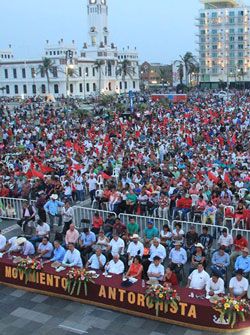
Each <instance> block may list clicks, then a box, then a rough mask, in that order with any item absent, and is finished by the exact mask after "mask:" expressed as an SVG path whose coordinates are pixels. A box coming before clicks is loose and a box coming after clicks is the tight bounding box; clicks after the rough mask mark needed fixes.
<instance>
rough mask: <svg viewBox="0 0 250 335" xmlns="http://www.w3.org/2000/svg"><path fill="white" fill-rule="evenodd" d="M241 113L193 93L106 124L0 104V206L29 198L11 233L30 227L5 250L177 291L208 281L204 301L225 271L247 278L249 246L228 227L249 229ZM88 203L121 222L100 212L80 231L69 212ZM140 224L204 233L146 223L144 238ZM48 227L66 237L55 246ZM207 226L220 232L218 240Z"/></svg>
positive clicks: (37, 107) (245, 116)
mask: <svg viewBox="0 0 250 335" xmlns="http://www.w3.org/2000/svg"><path fill="white" fill-rule="evenodd" d="M249 105H250V96H249V95H248V93H247V92H245V94H243V93H242V92H241V93H240V92H235V93H234V95H232V96H230V100H227V101H224V100H223V99H220V98H219V97H218V96H215V95H213V94H212V93H211V92H208V93H202V92H200V93H199V92H196V93H193V94H191V95H190V96H189V98H188V102H187V103H178V104H172V103H168V104H165V105H164V107H163V105H161V104H159V103H153V102H151V101H148V102H147V109H146V110H145V111H143V112H142V111H140V110H139V109H137V108H135V111H134V114H132V115H130V116H128V115H127V114H126V115H123V114H122V113H121V112H119V110H115V108H114V111H113V112H112V113H110V115H109V117H108V118H107V117H102V116H101V115H99V116H98V117H96V116H93V115H89V116H86V115H84V114H81V113H76V112H74V111H73V108H72V107H71V106H69V105H66V104H65V105H64V104H62V103H61V102H58V103H57V104H49V103H45V102H44V101H42V100H39V101H36V100H35V99H33V100H30V101H26V102H24V103H22V104H20V105H17V106H14V107H13V106H12V107H11V106H10V105H8V103H6V102H4V101H2V102H1V103H0V122H1V130H0V157H1V162H0V164H1V165H0V166H1V170H0V197H1V198H4V197H6V198H22V199H26V200H27V201H26V202H25V204H24V208H23V213H22V218H21V219H20V220H19V221H18V224H19V225H20V226H21V227H22V228H23V229H24V230H25V229H26V228H30V234H28V235H30V237H20V236H16V237H15V239H14V238H13V240H10V241H5V242H6V243H5V245H4V246H2V250H11V248H12V247H13V248H17V249H18V250H19V251H21V252H23V253H24V255H34V254H35V253H36V255H38V256H39V257H42V258H47V259H48V260H51V259H52V260H53V261H59V262H60V263H62V264H63V266H80V267H82V266H91V267H92V268H94V269H102V270H104V269H106V271H109V272H111V273H125V274H126V275H127V276H135V277H136V278H141V277H142V278H144V279H147V280H159V281H165V282H166V281H168V280H169V281H171V280H172V281H173V282H172V284H173V285H175V284H177V283H179V284H180V282H183V279H184V282H187V285H188V286H189V287H193V288H205V287H206V286H207V285H208V283H209V282H210V284H211V287H210V286H209V290H208V291H209V292H210V291H211V290H213V289H212V287H215V286H216V285H220V286H221V283H222V281H225V282H227V280H228V278H227V276H228V273H229V271H227V269H230V270H231V272H230V273H235V275H236V278H237V279H236V280H238V281H241V280H243V279H244V277H243V279H242V278H241V279H240V276H241V277H242V272H243V275H245V276H248V273H249V271H250V269H249V265H248V260H249V258H248V242H247V241H246V240H245V239H244V237H242V236H241V234H240V232H239V234H238V235H237V237H236V238H235V239H234V240H233V238H232V236H230V234H228V230H227V228H226V227H228V228H230V229H231V228H236V229H238V228H241V229H247V230H248V229H250V225H249V224H250V222H249V220H250V215H249V213H250V210H249V204H250V193H249V189H250V175H249V170H248V167H249V165H248V164H249V163H248V160H249V156H248V155H249V152H248V150H249V125H250V118H249ZM86 199H90V203H91V206H92V207H93V208H97V209H104V210H107V211H109V212H113V213H116V214H117V215H118V214H120V213H127V214H129V215H130V219H129V224H127V225H125V224H123V223H122V222H121V220H120V219H119V218H118V217H116V216H114V215H112V214H110V215H109V217H108V218H107V219H106V220H103V218H102V217H101V216H100V215H99V214H98V213H96V215H95V216H94V218H93V221H92V222H90V227H88V228H84V229H83V231H78V230H77V229H76V228H75V225H74V223H75V222H73V209H72V206H73V205H74V204H78V205H83V204H84V201H85V200H86ZM31 200H33V202H32V203H31V202H30V201H31ZM1 201H2V200H1ZM0 212H1V213H2V216H4V217H10V218H11V217H12V218H14V217H15V209H14V208H13V207H12V206H11V203H10V202H9V203H8V202H7V205H6V206H5V205H3V203H2V202H1V203H0ZM7 214H8V215H7ZM136 214H137V215H142V216H147V217H152V216H155V217H161V218H165V219H169V220H170V221H172V220H175V219H178V220H180V221H193V222H195V221H197V222H202V223H203V224H204V227H203V233H202V234H201V235H198V234H197V232H196V228H195V226H192V227H191V228H190V231H183V230H182V227H181V225H180V224H176V225H175V227H174V229H171V227H169V226H168V225H164V226H163V227H161V228H162V229H161V230H160V231H159V230H158V228H157V227H155V226H154V222H153V221H152V220H150V219H149V220H148V225H147V227H146V228H145V230H144V231H140V227H139V225H138V223H137V222H136V216H135V215H136ZM82 220H83V221H84V220H85V218H84V217H83V218H82ZM55 223H56V224H57V225H58V226H59V227H62V230H61V231H60V234H58V231H57V232H56V236H55V241H54V242H53V241H50V239H51V238H52V236H54V234H53V229H54V227H55ZM206 224H210V225H218V226H221V230H220V233H221V235H219V237H218V239H217V237H216V236H211V235H210V234H208V230H207V227H206ZM34 226H35V227H36V228H35V233H34ZM224 227H225V228H224ZM223 228H224V229H223ZM214 239H215V240H216V243H215V245H216V248H215V250H212V244H213V240H214ZM20 241H21V242H22V243H21V242H20ZM53 243H54V245H53ZM0 249H1V248H0ZM66 249H68V250H67V251H66ZM15 251H17V250H15ZM164 267H165V268H166V270H165V268H164ZM207 269H209V272H211V273H212V274H213V277H212V279H211V280H210V281H209V278H210V277H209V275H208V273H207V272H206V270H207ZM210 270H211V271H210ZM185 273H188V276H186V275H185ZM201 273H202V278H203V279H202V280H198V279H199V278H201ZM185 276H186V277H185ZM216 278H217V280H216ZM233 278H234V277H233ZM185 279H186V280H185ZM243 281H244V280H243ZM218 282H219V284H216V285H215V284H213V283H218ZM236 284H237V283H236ZM213 285H214V286H213ZM230 285H231V280H230V284H229V288H230V289H231V286H230ZM237 285H238V284H237ZM194 286H195V287H194ZM216 287H217V286H216ZM244 287H245V286H244Z"/></svg>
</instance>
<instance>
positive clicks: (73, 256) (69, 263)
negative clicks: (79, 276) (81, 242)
mask: <svg viewBox="0 0 250 335" xmlns="http://www.w3.org/2000/svg"><path fill="white" fill-rule="evenodd" d="M62 266H64V267H74V266H75V267H79V268H82V267H83V265H82V259H81V254H80V251H79V250H77V249H76V248H75V245H74V243H72V242H69V244H68V250H67V251H66V253H65V255H64V258H63V261H62Z"/></svg>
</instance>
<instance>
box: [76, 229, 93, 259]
mask: <svg viewBox="0 0 250 335" xmlns="http://www.w3.org/2000/svg"><path fill="white" fill-rule="evenodd" d="M95 242H96V236H95V234H94V233H93V232H92V231H90V230H89V228H83V232H82V233H81V235H80V237H79V250H80V252H81V255H82V257H85V256H86V255H87V254H89V253H91V252H92V246H93V245H94V244H95Z"/></svg>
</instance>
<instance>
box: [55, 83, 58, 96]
mask: <svg viewBox="0 0 250 335" xmlns="http://www.w3.org/2000/svg"><path fill="white" fill-rule="evenodd" d="M54 93H55V94H58V93H59V86H58V84H55V85H54Z"/></svg>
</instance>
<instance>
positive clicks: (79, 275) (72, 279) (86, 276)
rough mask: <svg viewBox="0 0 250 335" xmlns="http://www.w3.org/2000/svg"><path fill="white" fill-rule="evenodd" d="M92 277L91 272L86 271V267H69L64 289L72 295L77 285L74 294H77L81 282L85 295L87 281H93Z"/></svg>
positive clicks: (86, 293)
mask: <svg viewBox="0 0 250 335" xmlns="http://www.w3.org/2000/svg"><path fill="white" fill-rule="evenodd" d="M93 278H94V276H93V274H92V273H91V272H88V271H87V270H86V269H70V270H69V271H68V273H67V283H66V289H65V291H67V292H68V293H69V294H70V295H72V294H73V293H74V292H75V289H76V287H77V292H76V294H77V295H79V294H80V290H81V287H82V284H83V285H84V294H85V295H86V296H87V295H88V292H87V283H88V282H91V283H94V281H93Z"/></svg>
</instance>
